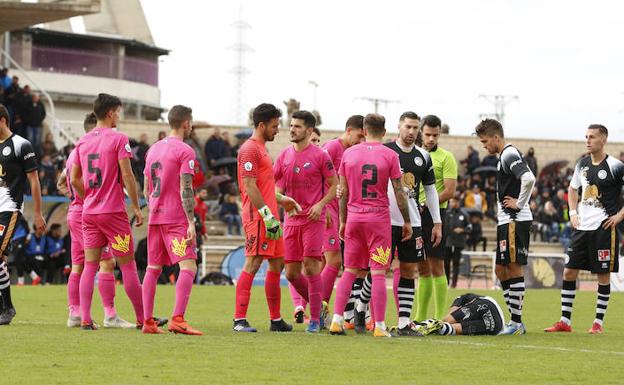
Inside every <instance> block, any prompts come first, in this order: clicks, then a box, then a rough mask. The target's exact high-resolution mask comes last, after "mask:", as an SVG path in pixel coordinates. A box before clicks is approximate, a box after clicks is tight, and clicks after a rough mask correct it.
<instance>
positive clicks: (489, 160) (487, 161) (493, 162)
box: [481, 154, 498, 167]
mask: <svg viewBox="0 0 624 385" xmlns="http://www.w3.org/2000/svg"><path fill="white" fill-rule="evenodd" d="M481 166H488V167H497V166H498V157H497V156H496V155H494V154H492V155H487V156H485V157H484V158H483V160H482V161H481Z"/></svg>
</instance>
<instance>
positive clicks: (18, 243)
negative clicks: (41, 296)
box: [11, 215, 38, 286]
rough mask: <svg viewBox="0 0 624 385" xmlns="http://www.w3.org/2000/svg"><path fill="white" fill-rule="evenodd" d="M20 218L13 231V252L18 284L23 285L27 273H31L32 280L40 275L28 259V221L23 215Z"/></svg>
mask: <svg viewBox="0 0 624 385" xmlns="http://www.w3.org/2000/svg"><path fill="white" fill-rule="evenodd" d="M19 218H20V219H18V222H17V226H16V227H15V232H14V233H13V239H11V254H13V260H14V261H15V267H16V268H17V285H18V286H23V285H24V274H25V273H29V275H30V277H31V279H32V280H34V279H36V278H38V276H37V273H35V272H34V270H33V268H32V267H31V266H30V264H29V263H28V261H27V260H26V254H25V245H26V239H27V238H28V233H29V228H28V222H27V221H26V219H24V217H23V216H21V215H20V216H19Z"/></svg>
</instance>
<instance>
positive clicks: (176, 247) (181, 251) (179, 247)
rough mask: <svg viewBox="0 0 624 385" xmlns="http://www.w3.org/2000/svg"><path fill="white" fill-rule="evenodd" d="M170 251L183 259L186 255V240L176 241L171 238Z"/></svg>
mask: <svg viewBox="0 0 624 385" xmlns="http://www.w3.org/2000/svg"><path fill="white" fill-rule="evenodd" d="M171 251H172V252H173V254H175V255H177V256H178V257H183V256H184V255H185V254H186V239H184V238H182V239H181V240H178V239H177V238H173V240H172V241H171Z"/></svg>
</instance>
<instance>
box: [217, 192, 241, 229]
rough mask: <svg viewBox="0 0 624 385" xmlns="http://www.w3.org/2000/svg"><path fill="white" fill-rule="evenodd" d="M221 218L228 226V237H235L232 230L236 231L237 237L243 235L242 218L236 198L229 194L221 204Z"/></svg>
mask: <svg viewBox="0 0 624 385" xmlns="http://www.w3.org/2000/svg"><path fill="white" fill-rule="evenodd" d="M219 218H221V220H222V221H223V222H225V223H227V225H228V233H227V235H228V236H232V235H234V233H233V232H232V228H235V229H236V235H241V217H240V214H239V208H238V203H237V202H236V196H234V195H230V194H227V195H226V196H225V198H224V200H223V203H222V204H221V211H220V212H219Z"/></svg>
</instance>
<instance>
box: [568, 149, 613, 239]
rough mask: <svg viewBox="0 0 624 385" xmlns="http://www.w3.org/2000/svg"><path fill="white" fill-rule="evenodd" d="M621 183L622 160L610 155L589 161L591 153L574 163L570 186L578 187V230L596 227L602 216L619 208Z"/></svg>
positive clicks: (604, 216) (608, 214) (602, 218)
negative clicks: (596, 161)
mask: <svg viewBox="0 0 624 385" xmlns="http://www.w3.org/2000/svg"><path fill="white" fill-rule="evenodd" d="M622 185H624V163H622V162H621V161H619V160H618V159H616V158H614V157H612V156H610V155H607V156H606V157H605V158H604V159H603V160H602V162H600V164H597V165H594V164H593V163H592V160H591V156H586V157H584V158H582V159H581V160H579V161H578V162H577V163H576V167H575V168H574V175H572V180H571V181H570V186H572V188H575V189H577V190H579V189H580V191H579V195H580V196H581V199H580V203H579V205H578V207H577V212H578V215H579V219H580V220H581V225H580V227H579V228H578V229H579V230H585V231H589V230H596V229H597V228H598V227H599V226H600V224H601V223H602V222H603V221H604V220H605V219H607V218H608V217H610V216H612V215H614V214H616V213H617V212H618V211H620V209H621V208H622Z"/></svg>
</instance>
